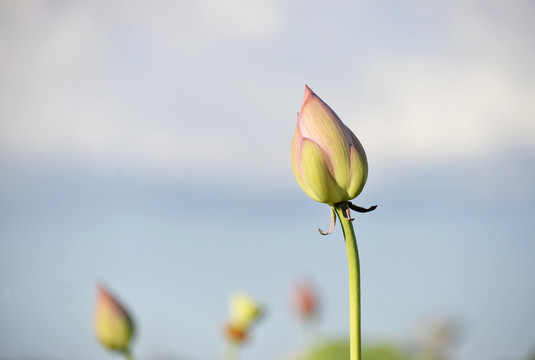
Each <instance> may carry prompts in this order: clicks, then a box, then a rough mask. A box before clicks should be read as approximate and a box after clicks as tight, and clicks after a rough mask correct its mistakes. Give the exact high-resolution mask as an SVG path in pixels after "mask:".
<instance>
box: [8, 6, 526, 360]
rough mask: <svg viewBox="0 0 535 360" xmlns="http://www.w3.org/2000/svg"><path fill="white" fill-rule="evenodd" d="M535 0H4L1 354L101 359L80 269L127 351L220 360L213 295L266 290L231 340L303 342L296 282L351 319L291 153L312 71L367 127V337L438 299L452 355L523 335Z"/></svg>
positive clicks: (497, 353)
mask: <svg viewBox="0 0 535 360" xmlns="http://www.w3.org/2000/svg"><path fill="white" fill-rule="evenodd" d="M533 34H535V5H534V4H533V2H531V1H527V0H526V1H522V0H519V1H513V2H510V1H505V0H504V1H484V0H469V1H465V0H456V1H435V2H427V1H423V0H421V1H420V0H414V1H405V2H398V1H330V2H323V3H319V2H313V1H304V0H303V1H300V0H299V1H298V0H295V1H282V0H280V1H269V0H256V1H255V0H226V1H218V0H197V1H193V0H191V1H156V2H141V1H113V2H107V1H95V2H84V1H16V0H13V1H3V2H1V3H0V358H2V359H19V358H20V359H27V358H35V359H37V358H39V359H87V360H89V359H102V360H104V359H112V358H118V357H117V356H115V355H112V354H109V353H107V352H105V351H104V350H103V349H102V348H101V347H100V346H99V344H98V343H97V342H96V341H95V339H94V335H93V333H92V312H93V303H94V296H95V289H94V284H95V282H96V281H104V282H105V283H106V284H108V285H109V286H110V288H111V289H112V290H114V291H115V293H117V294H118V295H119V296H120V298H121V299H123V300H124V302H125V303H126V304H127V305H128V307H129V308H130V309H131V311H132V312H133V313H134V314H135V316H136V319H137V321H138V324H139V327H140V332H139V334H138V337H137V339H136V343H135V346H134V352H135V354H136V355H137V357H138V358H139V359H148V358H150V357H154V356H157V355H162V354H176V355H184V356H185V357H187V358H190V359H199V360H204V359H207V360H208V359H218V358H219V357H220V352H221V347H222V344H223V342H222V339H221V336H220V329H221V326H222V323H223V322H224V320H225V318H226V317H227V298H228V295H229V294H230V293H231V292H232V291H235V290H240V289H242V290H245V291H247V292H249V293H250V294H252V295H253V296H255V297H256V298H258V299H260V300H261V301H262V303H263V304H265V305H266V306H267V308H268V316H267V317H266V318H265V319H264V321H263V322H262V323H261V324H259V326H258V327H257V328H255V331H254V333H253V334H252V336H253V341H252V342H251V343H250V344H249V345H248V346H247V348H246V349H245V350H244V354H243V355H244V356H243V359H256V360H268V359H270V360H271V359H281V358H283V357H284V356H286V355H288V354H289V353H292V352H295V351H296V350H298V349H299V346H300V345H301V332H300V328H299V326H298V324H297V323H296V321H295V319H294V318H293V317H292V316H291V313H290V311H289V308H288V293H289V289H290V285H291V283H292V282H293V280H294V279H295V277H297V276H301V275H309V276H312V277H313V278H314V279H315V280H316V282H317V285H318V287H319V288H320V289H321V291H322V294H323V304H324V323H323V332H324V333H326V334H329V335H333V336H336V335H342V336H343V335H344V334H346V333H347V331H348V323H347V321H348V320H347V315H348V303H347V301H348V300H347V298H348V290H347V268H346V267H347V265H346V254H345V248H344V244H343V240H342V235H341V231H340V229H336V231H335V233H334V234H333V235H331V236H329V237H321V236H320V235H319V234H318V232H317V228H318V227H322V228H326V227H327V226H328V222H329V208H328V206H326V205H323V204H319V203H316V202H314V201H313V200H311V199H309V198H308V197H307V196H306V195H305V194H304V193H303V192H302V191H301V189H300V188H299V187H298V185H297V183H296V182H295V180H294V178H293V174H292V171H291V166H290V160H289V152H290V142H291V138H292V135H293V131H294V127H295V123H296V113H297V111H298V110H299V106H300V104H301V100H302V96H303V92H304V84H305V83H306V84H308V85H309V86H310V87H311V88H312V89H313V90H314V91H315V92H316V93H317V94H318V95H319V96H321V97H322V98H323V100H325V101H326V102H327V103H328V104H329V105H330V106H331V107H333V108H334V109H335V111H336V112H337V113H338V115H340V117H341V118H342V119H343V120H344V121H345V123H346V124H347V125H348V126H349V127H350V128H351V129H353V131H354V132H355V133H356V134H357V136H358V137H359V138H360V140H361V142H362V143H363V145H364V147H365V149H366V151H367V154H368V161H369V164H370V172H369V178H368V183H367V185H366V187H365V189H364V191H363V193H362V194H361V196H359V198H357V200H356V201H355V202H356V203H357V204H359V205H362V206H370V205H373V204H378V205H379V207H378V209H377V210H376V211H375V212H373V213H371V214H365V215H358V217H357V220H356V227H357V236H358V238H359V247H360V251H361V262H362V263H361V266H362V281H363V283H362V291H363V295H362V296H363V319H362V321H363V327H364V341H367V342H370V341H380V340H390V341H396V342H400V343H403V344H408V343H412V342H414V341H417V340H418V332H419V330H418V329H419V328H420V325H421V324H423V323H425V322H426V319H429V318H436V317H438V318H451V319H455V321H457V322H458V324H460V328H461V329H462V331H461V335H462V339H461V342H460V343H459V347H458V349H457V351H456V352H455V354H454V355H455V357H456V358H457V359H461V360H477V359H487V360H501V359H522V358H526V357H527V356H528V355H529V354H530V353H532V352H533V351H534V349H535V281H534V276H535V261H534V258H535V241H534V240H535V221H534V220H535V67H534V64H535V41H534V39H535V38H534V36H533Z"/></svg>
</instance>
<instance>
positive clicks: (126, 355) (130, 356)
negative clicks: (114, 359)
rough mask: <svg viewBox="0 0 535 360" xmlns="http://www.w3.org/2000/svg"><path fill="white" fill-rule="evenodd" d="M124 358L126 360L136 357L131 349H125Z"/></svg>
mask: <svg viewBox="0 0 535 360" xmlns="http://www.w3.org/2000/svg"><path fill="white" fill-rule="evenodd" d="M124 358H125V359H126V360H134V357H133V356H132V353H131V352H130V349H126V350H125V351H124Z"/></svg>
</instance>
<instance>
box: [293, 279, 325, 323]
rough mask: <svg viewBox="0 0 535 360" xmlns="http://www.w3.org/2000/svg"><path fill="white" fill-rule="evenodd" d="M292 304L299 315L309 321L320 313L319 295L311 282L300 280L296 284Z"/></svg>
mask: <svg viewBox="0 0 535 360" xmlns="http://www.w3.org/2000/svg"><path fill="white" fill-rule="evenodd" d="M292 304H293V308H294V309H295V311H296V312H297V314H298V315H299V316H300V317H302V318H304V319H309V318H312V317H315V316H317V315H318V313H319V299H318V293H317V291H316V289H315V288H314V286H313V284H312V282H311V281H309V280H300V281H297V282H295V283H294V286H293V289H292Z"/></svg>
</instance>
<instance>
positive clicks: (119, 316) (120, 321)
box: [94, 285, 134, 353]
mask: <svg viewBox="0 0 535 360" xmlns="http://www.w3.org/2000/svg"><path fill="white" fill-rule="evenodd" d="M94 322H95V333H96V335H97V338H98V340H99V341H100V343H101V344H102V345H103V346H104V347H105V348H107V349H109V350H114V351H121V352H125V353H127V352H128V351H129V345H130V340H131V339H132V336H133V334H134V323H133V321H132V318H131V317H130V315H129V314H128V312H127V311H126V309H125V308H124V307H123V306H122V305H121V304H120V303H119V302H118V301H117V299H115V298H114V297H113V296H112V295H111V294H110V292H109V291H108V290H107V289H106V288H105V287H104V286H102V285H98V287H97V302H96V308H95V319H94Z"/></svg>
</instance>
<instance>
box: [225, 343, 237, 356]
mask: <svg viewBox="0 0 535 360" xmlns="http://www.w3.org/2000/svg"><path fill="white" fill-rule="evenodd" d="M238 348H239V346H238V344H236V343H234V342H232V341H228V342H227V344H226V346H225V350H224V352H223V360H238Z"/></svg>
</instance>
